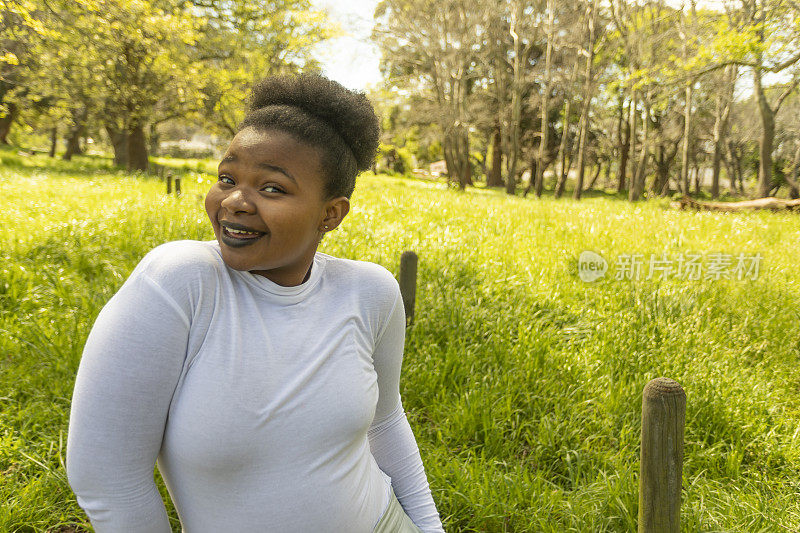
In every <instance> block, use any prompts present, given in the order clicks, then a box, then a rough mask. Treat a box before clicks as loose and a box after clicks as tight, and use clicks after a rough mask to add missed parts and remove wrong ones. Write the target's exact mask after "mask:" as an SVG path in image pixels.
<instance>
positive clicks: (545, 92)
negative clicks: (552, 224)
mask: <svg viewBox="0 0 800 533" xmlns="http://www.w3.org/2000/svg"><path fill="white" fill-rule="evenodd" d="M555 11H556V10H555V1H554V0H547V51H546V53H545V63H544V80H543V86H542V136H541V140H540V141H539V162H538V164H537V165H536V174H531V179H532V180H533V182H534V187H535V192H536V197H537V198H541V197H542V189H543V183H544V157H545V153H546V151H547V144H548V142H549V139H548V133H549V129H550V128H549V124H548V122H549V116H550V70H551V67H552V62H553V59H552V57H553V34H554V31H553V28H554V22H555ZM533 168H534V167H533V166H531V172H533Z"/></svg>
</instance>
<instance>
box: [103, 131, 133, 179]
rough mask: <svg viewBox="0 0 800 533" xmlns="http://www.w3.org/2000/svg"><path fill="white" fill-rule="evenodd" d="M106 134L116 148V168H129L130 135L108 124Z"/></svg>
mask: <svg viewBox="0 0 800 533" xmlns="http://www.w3.org/2000/svg"><path fill="white" fill-rule="evenodd" d="M105 126H106V133H107V134H108V139H109V141H111V146H112V147H113V148H114V166H115V167H120V168H122V167H127V166H128V134H127V133H126V132H125V130H123V129H121V128H118V127H117V126H116V125H115V124H110V123H106V125H105Z"/></svg>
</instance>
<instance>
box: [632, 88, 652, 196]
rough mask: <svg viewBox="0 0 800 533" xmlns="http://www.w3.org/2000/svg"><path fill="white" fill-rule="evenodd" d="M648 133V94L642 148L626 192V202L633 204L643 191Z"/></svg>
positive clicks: (645, 103) (648, 96)
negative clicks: (629, 186)
mask: <svg viewBox="0 0 800 533" xmlns="http://www.w3.org/2000/svg"><path fill="white" fill-rule="evenodd" d="M649 132H650V93H649V92H648V94H647V97H646V98H645V100H644V131H643V132H642V148H641V151H640V152H639V161H638V163H637V164H636V173H635V174H634V176H633V183H632V184H631V188H630V190H629V191H628V193H629V194H628V200H630V201H631V202H635V201H636V200H638V199H639V197H640V196H641V194H642V190H644V179H645V176H646V175H647V173H646V167H647V150H648V146H647V144H648V141H649V139H648V137H649Z"/></svg>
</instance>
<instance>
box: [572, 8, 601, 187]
mask: <svg viewBox="0 0 800 533" xmlns="http://www.w3.org/2000/svg"><path fill="white" fill-rule="evenodd" d="M586 11H587V19H588V21H589V44H588V46H587V50H586V51H587V56H586V79H585V80H584V85H583V106H582V108H581V127H580V132H581V133H580V141H579V143H580V144H579V145H578V183H576V184H575V190H574V191H572V197H573V198H574V199H575V200H580V199H581V194H582V193H583V177H584V173H585V171H586V140H587V138H588V137H589V111H590V109H591V106H592V81H593V80H592V66H593V64H594V36H595V31H594V28H595V17H596V13H597V0H591V3H589V4H588V5H587V6H586Z"/></svg>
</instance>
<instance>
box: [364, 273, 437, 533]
mask: <svg viewBox="0 0 800 533" xmlns="http://www.w3.org/2000/svg"><path fill="white" fill-rule="evenodd" d="M405 326H406V318H405V311H404V309H403V302H402V299H401V296H400V290H399V287H397V296H396V299H395V303H394V308H393V309H392V312H391V314H390V316H389V320H388V322H387V325H386V326H385V327H384V329H383V330H382V332H381V333H380V334H379V338H378V341H377V342H376V344H375V352H374V353H373V362H374V365H375V371H376V373H377V374H378V390H379V396H378V406H377V408H376V411H375V419H374V421H373V423H372V425H371V427H370V429H369V432H368V433H367V436H368V438H369V444H370V449H371V451H372V455H373V457H374V458H375V462H377V463H378V466H379V467H380V469H381V470H382V471H383V472H385V473H386V474H387V475H388V476H389V477H390V478H391V479H392V487H393V488H394V492H395V495H396V496H397V499H398V501H399V502H400V504H401V505H402V506H403V509H404V510H405V512H406V514H407V515H408V516H409V518H411V521H412V522H414V524H415V525H416V526H417V527H418V528H420V529H421V530H422V531H423V532H425V533H433V532H436V533H439V532H441V533H444V529H443V528H442V522H441V520H440V518H439V513H438V512H437V511H436V504H435V502H434V501H433V496H432V495H431V490H430V487H429V485H428V479H427V477H426V476H425V468H424V467H423V465H422V458H421V456H420V453H419V448H418V447H417V441H416V439H415V438H414V433H413V432H412V431H411V426H410V424H409V423H408V419H407V418H406V415H405V412H404V410H403V405H402V402H401V398H400V369H401V366H402V362H403V348H404V344H405V334H406V330H405Z"/></svg>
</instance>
